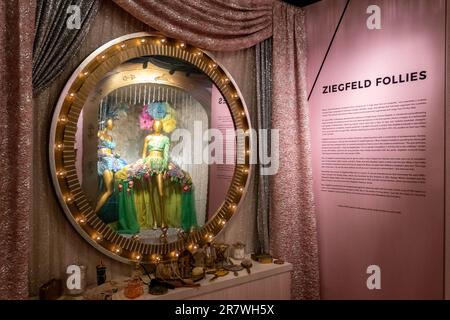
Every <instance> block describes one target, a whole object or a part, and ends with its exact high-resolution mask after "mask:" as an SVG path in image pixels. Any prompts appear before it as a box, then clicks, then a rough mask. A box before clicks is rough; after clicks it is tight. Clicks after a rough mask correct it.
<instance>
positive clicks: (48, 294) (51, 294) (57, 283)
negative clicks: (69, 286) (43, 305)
mask: <svg viewBox="0 0 450 320" xmlns="http://www.w3.org/2000/svg"><path fill="white" fill-rule="evenodd" d="M62 293H63V287H62V281H61V279H51V280H50V281H48V282H46V283H45V284H43V285H42V286H41V287H40V288H39V299H40V300H56V299H58V298H59V297H61V295H62Z"/></svg>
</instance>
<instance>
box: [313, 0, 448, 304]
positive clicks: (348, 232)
mask: <svg viewBox="0 0 450 320" xmlns="http://www.w3.org/2000/svg"><path fill="white" fill-rule="evenodd" d="M345 2H346V1H331V0H323V1H321V2H319V3H318V4H315V5H312V6H310V7H308V8H307V33H308V61H309V66H308V82H309V84H308V86H309V90H310V88H311V85H312V83H313V82H314V79H315V76H316V74H317V72H318V69H319V67H320V63H321V62H322V58H323V56H324V54H325V51H326V49H327V46H328V43H329V41H330V39H331V37H332V35H333V32H334V29H335V27H336V24H337V22H338V20H339V17H340V14H341V12H342V9H343V7H344V5H345ZM369 5H378V6H379V7H380V9H381V27H382V28H381V29H380V30H369V29H368V28H367V26H366V20H367V18H368V17H369V14H367V13H366V9H367V7H368V6H369ZM445 19H446V16H445V0H435V1H432V5H431V1H427V0H384V1H383V0H377V1H366V0H358V1H356V0H352V1H351V2H350V5H349V7H348V10H347V12H346V15H345V16H344V19H343V21H342V24H341V27H340V29H339V31H338V33H337V35H336V38H335V41H334V44H333V46H332V48H331V50H330V53H329V56H328V58H327V60H326V62H325V65H324V67H323V69H322V73H321V75H320V77H319V79H318V81H317V84H316V87H315V90H314V92H313V94H312V96H311V100H310V104H309V106H310V117H311V134H312V148H313V173H314V192H315V197H316V207H317V215H318V222H319V245H320V247H319V248H320V261H321V290H322V292H321V293H322V297H323V298H325V299H341V298H342V299H345V298H351V299H374V298H375V299H377V298H384V299H413V298H423V299H433V298H434V299H440V298H443V293H444V287H443V286H444V285H443V282H444V213H445V212H444V152H443V151H444V137H445V133H444V121H445V120H444V118H445V117H444V115H445V100H444V99H445V94H444V93H445V88H444V84H445V76H446V74H445ZM422 71H425V73H423V75H424V76H423V77H422V78H424V79H420V72H422ZM415 72H417V74H415ZM425 76H426V78H425ZM379 77H381V78H382V79H383V78H384V77H390V78H391V79H393V77H394V80H391V83H390V84H389V85H385V84H383V83H380V84H379V85H376V79H377V78H379ZM416 77H417V79H416ZM406 79H408V81H406ZM364 80H370V81H371V85H370V86H369V87H367V88H361V89H351V87H352V85H353V84H352V82H354V81H356V84H355V85H354V86H356V88H357V87H358V85H360V83H359V82H358V81H362V82H361V83H362V84H364ZM402 80H403V81H404V82H402ZM412 80H414V81H412ZM386 81H387V80H386ZM392 81H394V82H395V81H398V82H401V83H392ZM341 83H342V84H345V83H350V85H348V87H349V89H348V90H344V91H339V90H337V92H332V93H326V94H324V93H323V87H324V86H327V85H334V84H336V85H337V87H336V88H338V85H339V84H341ZM341 88H342V86H341ZM369 163H370V165H369ZM410 165H411V167H409V166H410ZM370 265H377V266H379V267H380V268H381V289H379V290H377V289H374V290H369V289H368V287H367V286H366V280H367V278H368V277H369V275H368V274H367V273H366V269H367V267H368V266H370Z"/></svg>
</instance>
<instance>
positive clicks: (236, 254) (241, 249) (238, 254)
mask: <svg viewBox="0 0 450 320" xmlns="http://www.w3.org/2000/svg"><path fill="white" fill-rule="evenodd" d="M233 259H236V260H242V259H245V244H243V243H242V242H236V243H235V244H233Z"/></svg>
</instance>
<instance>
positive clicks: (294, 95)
mask: <svg viewBox="0 0 450 320" xmlns="http://www.w3.org/2000/svg"><path fill="white" fill-rule="evenodd" d="M273 19H274V20H273V26H274V27H273V80H272V84H273V98H272V102H273V110H272V112H273V114H272V126H273V128H274V129H277V130H279V132H280V168H279V171H278V174H277V175H275V176H273V177H272V179H271V184H270V191H271V195H272V206H271V212H270V235H271V249H272V252H273V254H274V255H277V256H281V257H283V258H285V259H286V260H287V261H289V262H291V263H292V264H293V265H294V271H293V281H292V286H293V288H292V289H293V290H292V293H293V297H294V298H296V299H317V298H319V269H318V268H319V267H318V265H319V263H318V248H317V232H316V218H315V214H314V199H313V192H312V167H311V144H310V135H309V134H310V130H309V120H308V106H307V98H306V97H307V95H306V31H305V16H304V11H303V10H298V9H297V8H295V7H293V6H291V5H288V4H285V3H280V2H278V3H275V5H274V11H273Z"/></svg>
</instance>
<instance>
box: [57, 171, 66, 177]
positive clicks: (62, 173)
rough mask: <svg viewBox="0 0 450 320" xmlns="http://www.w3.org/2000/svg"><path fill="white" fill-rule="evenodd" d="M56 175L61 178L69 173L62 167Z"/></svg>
mask: <svg viewBox="0 0 450 320" xmlns="http://www.w3.org/2000/svg"><path fill="white" fill-rule="evenodd" d="M56 175H57V176H58V177H59V178H64V177H65V176H66V175H67V172H66V170H64V169H62V170H59V171H58V172H57V173H56Z"/></svg>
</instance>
